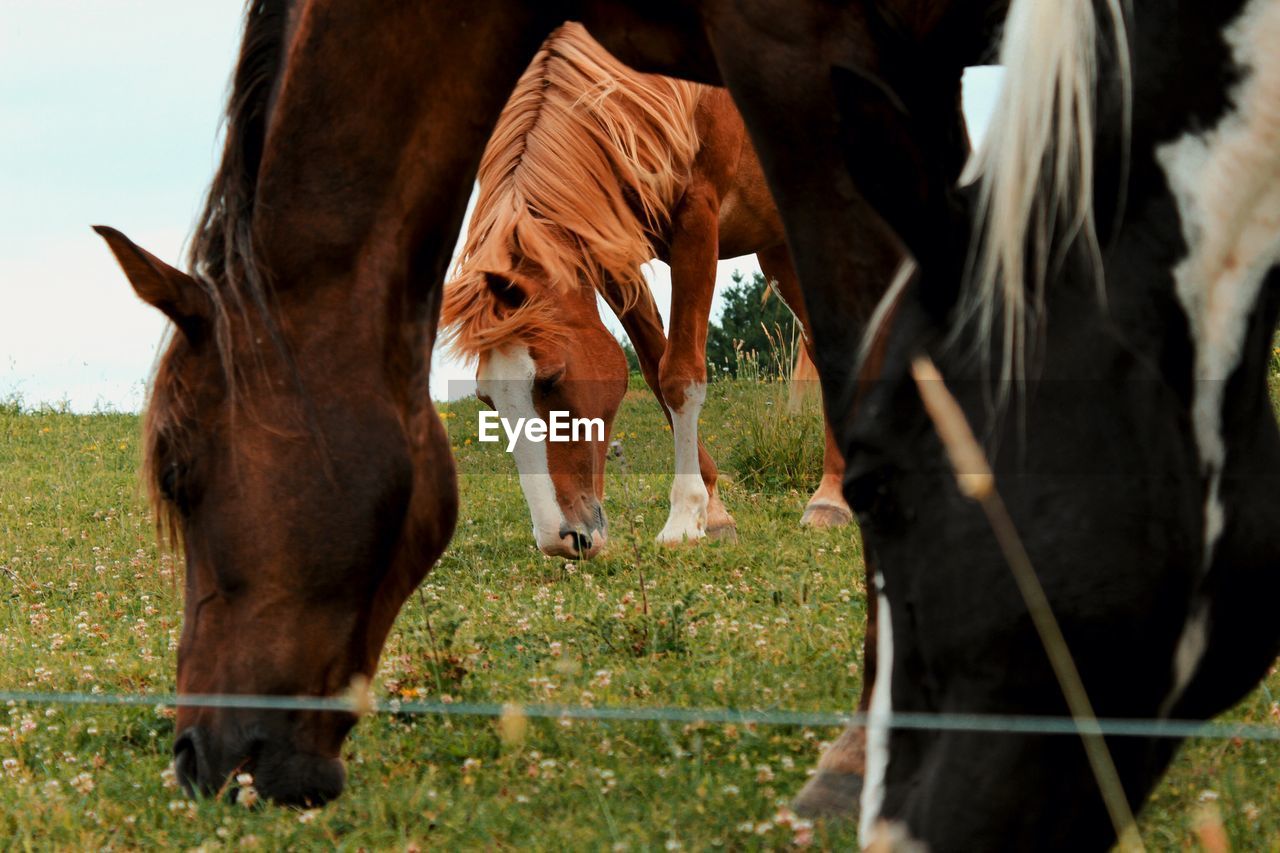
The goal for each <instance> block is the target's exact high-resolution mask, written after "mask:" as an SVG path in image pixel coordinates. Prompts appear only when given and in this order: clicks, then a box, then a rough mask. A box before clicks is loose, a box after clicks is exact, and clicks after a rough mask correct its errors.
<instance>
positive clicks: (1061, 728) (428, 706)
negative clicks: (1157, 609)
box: [0, 690, 1280, 742]
mask: <svg viewBox="0 0 1280 853" xmlns="http://www.w3.org/2000/svg"><path fill="white" fill-rule="evenodd" d="M0 703H5V704H10V705H13V704H18V703H22V704H35V705H96V706H134V707H156V706H159V707H178V706H182V707H188V708H235V709H242V710H262V711H333V712H342V713H355V714H360V715H365V714H392V715H414V716H439V717H503V716H509V715H513V714H514V715H517V716H524V717H529V718H545V719H572V720H588V721H600V722H667V723H705V724H708V725H729V724H736V725H756V726H793V727H794V726H800V727H806V728H824V727H834V726H848V725H859V726H865V725H884V726H886V727H888V728H894V729H912V730H923V731H940V732H941V731H966V732H985V733H992V734H1017V735H1078V734H1079V733H1080V723H1079V722H1078V721H1076V720H1073V719H1072V718H1071V717H1055V716H1039V715H1035V716H1022V715H1007V714H957V713H945V714H944V713H918V712H895V713H891V714H883V715H877V714H872V713H866V712H851V713H840V712H834V711H795V710H786V709H738V708H684V707H663V706H644V707H623V706H587V705H558V704H539V703H533V704H522V703H512V702H507V703H499V702H444V701H439V700H412V701H404V700H400V699H389V700H380V701H369V700H365V699H361V698H358V697H355V698H352V697H321V696H254V695H241V694H184V695H177V694H173V693H134V694H129V693H85V692H53V691H48V692H41V691H23V690H0ZM1097 728H1098V730H1100V731H1101V733H1102V734H1103V735H1106V736H1108V737H1149V738H1196V739H1201V740H1241V741H1259V742H1265V741H1271V742H1275V741H1280V725H1277V724H1271V723H1247V722H1227V721H1208V722H1204V721H1197V720H1157V719H1133V718H1100V719H1099V720H1098V721H1097Z"/></svg>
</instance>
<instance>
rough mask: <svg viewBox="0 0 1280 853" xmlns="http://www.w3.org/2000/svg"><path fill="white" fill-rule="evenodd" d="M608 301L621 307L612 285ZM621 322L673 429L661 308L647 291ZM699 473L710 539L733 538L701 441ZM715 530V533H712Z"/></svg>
mask: <svg viewBox="0 0 1280 853" xmlns="http://www.w3.org/2000/svg"><path fill="white" fill-rule="evenodd" d="M605 290H606V298H607V300H608V301H609V303H610V304H611V305H614V306H617V305H621V304H622V293H621V291H617V290H615V289H614V288H613V287H612V286H611V284H608V283H607V284H606V286H605ZM617 314H618V321H619V322H621V323H622V328H623V329H625V330H626V332H627V337H629V338H630V339H631V345H632V346H633V347H634V348H635V351H636V358H637V359H638V360H639V362H640V372H641V374H643V375H644V381H645V384H647V385H648V386H649V389H650V390H651V391H653V396H654V398H655V399H656V400H657V401H658V407H659V408H661V409H662V414H663V415H665V416H666V418H667V425H668V426H674V424H673V421H672V418H671V410H670V409H669V408H667V403H666V401H665V400H664V399H663V397H662V386H661V384H660V383H659V379H658V369H659V365H660V364H661V363H662V356H663V354H664V353H665V352H666V351H667V336H666V333H665V332H663V330H662V316H661V315H660V314H659V313H658V306H657V305H656V304H655V303H654V301H653V295H652V294H651V293H649V291H648V290H646V291H645V292H644V294H643V295H642V297H641V299H640V301H639V302H637V303H636V304H635V305H634V306H632V307H631V310H629V311H625V312H623V311H617ZM698 469H699V471H700V472H701V474H702V481H703V483H705V484H707V494H708V499H707V527H708V533H709V535H713V536H718V537H725V538H728V537H730V536H733V535H734V528H733V519H732V518H729V517H728V513H727V512H726V511H725V509H724V504H723V503H721V501H720V494H719V490H718V489H716V487H715V483H716V477H717V472H716V463H715V460H713V459H712V458H711V454H710V453H708V452H707V448H706V447H705V446H704V445H703V443H702V440H701V439H699V440H698ZM722 517H723V518H724V519H728V527H720V528H716V524H717V523H718V522H719V523H721V524H723V521H722ZM713 530H715V531H716V532H714V533H713V532H712V531H713Z"/></svg>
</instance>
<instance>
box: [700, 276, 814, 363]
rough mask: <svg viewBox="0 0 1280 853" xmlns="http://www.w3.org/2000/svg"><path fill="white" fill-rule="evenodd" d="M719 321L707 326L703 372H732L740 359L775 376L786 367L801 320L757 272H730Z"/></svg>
mask: <svg viewBox="0 0 1280 853" xmlns="http://www.w3.org/2000/svg"><path fill="white" fill-rule="evenodd" d="M723 300H724V310H723V311H722V312H721V313H720V320H719V322H715V323H712V324H711V326H710V327H709V328H708V329H707V374H708V376H710V377H711V378H715V377H723V376H737V375H738V372H739V370H740V369H741V368H742V366H743V363H744V361H746V362H748V363H749V362H752V361H754V363H755V364H756V366H757V368H758V370H759V371H760V373H762V374H764V375H768V376H777V375H779V374H780V373H785V372H786V371H788V370H789V369H790V366H791V360H792V358H793V356H794V354H795V348H796V347H797V346H798V345H799V341H800V325H799V323H797V322H796V318H795V315H793V314H792V313H791V309H789V308H788V307H787V306H786V303H784V302H783V301H782V298H781V297H780V296H778V294H777V293H775V292H773V289H772V288H770V287H769V283H768V282H767V281H765V278H764V276H763V275H761V274H760V273H759V272H757V273H756V274H755V275H753V276H752V277H751V280H750V281H747V280H746V278H745V277H744V276H743V275H742V273H741V272H734V274H733V284H732V285H730V286H729V287H728V288H727V289H726V290H725V291H724V294H723Z"/></svg>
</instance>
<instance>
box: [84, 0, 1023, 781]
mask: <svg viewBox="0 0 1280 853" xmlns="http://www.w3.org/2000/svg"><path fill="white" fill-rule="evenodd" d="M995 5H997V6H998V5H999V4H998V3H997V4H995ZM992 6H993V4H992V3H989V2H975V0H954V2H951V3H938V2H935V0H928V2H926V0H896V2H888V0H886V2H879V3H867V4H863V3H854V2H835V3H833V2H827V0H821V2H819V0H743V2H739V3H732V4H730V3H710V2H697V0H660V2H656V3H655V2H644V3H640V2H627V1H626V0H562V1H560V0H549V2H540V3H513V2H509V0H465V1H464V0H424V2H418V3H401V4H387V3H384V2H375V0H341V2H338V0H297V2H289V0H251V2H250V4H249V8H248V12H247V24H246V29H245V34H244V39H243V42H242V46H241V51H240V57H239V60H238V64H237V67H236V70H235V73H234V76H233V83H232V91H231V96H230V101H229V106H228V122H227V134H226V144H225V149H224V152H223V156H222V162H221V165H220V166H219V169H218V172H217V174H216V177H215V179H214V181H213V185H212V187H211V189H210V193H209V199H208V203H207V206H206V208H205V211H204V214H203V215H202V217H201V218H200V221H199V223H198V227H197V232H196V236H195V240H194V242H193V245H192V258H191V272H190V273H186V272H182V271H179V270H178V269H175V268H174V267H171V266H169V265H167V264H165V263H164V262H163V261H161V260H160V259H158V258H156V257H155V256H153V255H150V254H149V253H147V252H145V251H144V250H142V249H140V248H139V247H137V246H135V245H134V244H133V243H131V242H130V241H129V240H127V239H126V238H125V237H124V236H123V235H121V234H120V233H119V232H116V231H113V230H111V229H106V228H103V229H100V233H101V234H102V235H103V237H104V238H105V239H106V240H107V242H108V244H109V245H110V247H111V249H112V251H113V252H114V253H115V255H116V257H117V258H118V260H119V261H120V263H121V266H122V267H123V268H124V270H125V272H126V274H127V275H128V277H129V279H130V281H131V282H132V284H133V286H134V289H135V290H136V292H137V293H138V295H139V296H140V297H141V298H143V299H144V300H146V301H147V302H149V303H151V304H152V305H154V306H155V307H156V308H158V309H159V310H161V311H163V312H164V313H165V314H166V315H167V316H168V317H169V318H171V319H172V321H173V323H174V326H175V328H176V332H175V333H174V335H173V338H172V341H171V342H170V344H169V346H168V348H167V349H166V351H165V353H164V355H163V357H162V359H161V362H160V364H159V367H158V369H157V371H156V375H155V379H154V384H153V388H152V392H151V401H150V404H149V408H148V413H147V417H146V424H145V431H146V447H147V471H148V475H149V480H150V483H151V485H152V494H153V497H154V499H155V501H156V504H157V506H158V507H159V508H160V509H161V512H162V515H163V517H167V518H169V519H170V520H171V524H172V528H173V529H174V531H175V532H176V533H177V534H178V535H179V536H180V539H181V543H182V548H183V551H184V553H185V557H186V566H187V573H186V591H185V620H184V626H183V636H182V640H181V643H180V647H179V651H178V690H179V692H180V693H181V694H190V693H231V694H234V693H243V694H261V693H271V694H280V695H289V694H304V695H312V696H328V695H334V694H337V693H339V692H341V691H342V690H343V689H345V688H346V686H347V685H348V684H350V683H351V682H352V681H353V679H357V678H363V679H367V678H369V677H371V676H372V674H373V673H374V670H375V664H376V661H377V658H378V655H379V653H380V651H381V649H382V646H383V643H384V642H385V639H386V636H387V632H388V630H389V629H390V627H391V624H392V622H393V621H394V619H395V616H396V613H397V612H398V610H399V608H400V606H401V605H402V604H403V602H404V601H405V599H406V597H407V596H408V595H409V593H410V592H411V591H412V590H413V589H414V587H415V586H416V585H417V583H418V582H419V581H420V580H421V578H422V577H423V575H424V574H425V573H426V572H427V570H428V569H429V568H430V567H431V565H432V563H433V562H434V560H435V559H436V558H437V556H438V555H439V554H440V552H441V550H442V549H443V548H444V547H445V545H446V543H447V542H448V539H449V536H450V535H451V532H452V529H453V524H454V521H455V517H456V485H455V481H454V472H453V463H452V461H451V459H450V456H449V452H448V445H447V442H446V438H445V433H444V430H443V427H442V425H441V424H440V422H439V419H438V418H437V416H436V414H435V412H434V410H433V408H432V406H431V404H430V401H429V395H428V393H427V380H428V372H429V367H430V364H429V353H430V352H431V346H432V343H433V340H434V336H435V328H436V321H437V318H438V313H439V308H440V301H441V295H442V288H441V285H442V282H443V279H444V275H445V271H446V266H447V264H448V262H449V258H450V254H451V251H452V248H453V245H454V243H455V241H456V238H457V234H458V231H459V228H460V225H461V221H462V217H463V215H464V211H465V208H466V202H467V198H468V196H469V194H470V191H471V187H472V183H473V181H474V179H475V176H476V171H477V168H478V166H479V162H480V157H481V154H482V152H483V151H484V148H485V143H486V141H487V139H488V137H489V134H490V132H491V131H492V129H493V127H494V124H495V123H496V121H497V119H498V116H499V114H500V112H501V110H502V108H503V105H504V104H505V103H506V101H507V98H508V96H509V95H510V93H511V91H512V89H513V88H514V86H515V84H516V82H517V80H518V78H519V77H520V75H521V74H522V73H523V72H524V70H525V69H526V68H527V67H528V65H529V62H530V60H531V59H532V57H533V56H534V54H535V53H536V51H537V49H538V47H539V46H540V45H541V43H542V42H543V40H544V39H545V38H546V36H547V35H548V34H549V33H550V32H551V31H552V30H553V29H554V28H555V27H557V26H559V25H560V24H561V23H563V22H564V21H565V20H568V19H574V20H581V21H583V22H584V23H585V24H586V25H587V27H588V29H589V30H590V31H591V32H592V34H593V35H594V36H595V37H596V38H597V39H598V40H599V41H600V42H601V43H602V44H603V45H604V46H605V47H606V48H607V49H608V50H610V52H612V53H613V54H614V55H616V56H618V57H619V58H620V59H621V60H622V61H624V62H626V63H628V64H630V65H632V66H634V67H636V68H638V69H640V70H643V71H647V72H654V73H665V74H672V75H678V76H684V77H688V78H690V79H693V80H696V81H698V82H702V83H707V84H713V85H714V84H723V85H726V86H727V87H728V89H729V91H730V92H731V93H732V95H733V97H734V100H735V103H736V104H737V105H738V107H739V109H740V110H741V113H742V117H743V119H744V121H745V124H746V126H747V129H748V131H749V132H750V134H751V139H752V142H753V143H754V146H755V149H756V151H757V152H758V154H759V156H760V162H761V165H762V167H763V170H764V174H765V176H766V178H767V179H768V182H769V187H770V189H771V191H772V195H773V197H774V199H775V201H776V202H777V205H778V209H779V211H780V212H781V214H782V219H783V223H784V225H785V226H786V232H787V237H788V240H787V242H788V245H789V247H790V249H791V251H792V255H793V258H794V260H795V264H796V269H797V271H798V273H799V275H800V280H801V282H802V283H803V284H804V288H805V293H804V296H805V299H804V301H805V306H806V309H807V312H808V315H809V317H810V318H811V320H812V326H813V331H814V339H815V341H816V344H817V346H816V356H817V358H816V359H815V361H816V363H817V365H818V368H819V371H820V374H821V376H822V381H823V391H824V396H825V398H826V399H827V401H828V404H829V406H830V411H831V413H832V417H831V421H832V425H833V427H834V429H835V431H836V434H837V436H839V437H840V438H841V441H842V442H844V445H845V448H846V449H848V448H849V447H851V446H852V444H851V442H852V441H853V437H852V433H850V432H849V427H850V424H851V421H850V419H849V417H848V413H850V412H851V411H852V402H853V400H854V398H855V395H856V393H857V383H856V371H855V367H854V357H853V356H854V353H856V352H857V349H858V345H859V342H860V339H861V336H862V332H863V322H862V319H863V318H865V317H866V316H867V315H868V314H869V311H870V303H871V302H873V301H874V300H875V298H876V297H877V296H878V294H879V292H880V291H882V290H883V289H884V287H886V286H887V285H888V283H889V280H890V279H891V277H892V274H893V270H894V269H895V268H896V267H897V265H898V260H899V256H900V249H899V247H898V246H897V245H895V244H894V241H893V240H892V239H891V238H890V237H889V236H888V233H889V232H887V231H886V230H885V229H884V227H883V226H882V225H878V224H877V223H881V222H884V223H887V224H888V225H889V226H890V227H891V228H892V229H893V231H894V232H895V233H896V234H897V235H898V236H899V238H900V239H901V240H902V241H903V243H904V244H905V245H906V247H907V248H908V249H909V250H910V251H911V252H912V254H914V255H915V256H916V258H917V260H918V261H921V262H922V264H927V263H928V262H929V261H931V260H932V259H934V258H935V257H937V256H938V253H939V252H941V253H942V256H943V259H944V260H945V259H948V258H949V257H950V256H951V253H953V252H954V251H955V250H956V246H955V244H954V243H953V242H951V241H944V242H943V244H942V245H935V240H934V238H936V237H937V235H939V234H949V233H952V232H954V231H955V228H954V224H955V221H956V219H957V218H958V216H957V213H956V211H955V209H954V208H953V206H952V205H951V204H950V201H949V199H950V197H951V188H952V187H953V185H954V182H955V178H956V176H957V175H958V172H959V169H960V167H961V165H962V164H963V161H964V158H965V156H966V153H967V146H966V144H965V142H964V130H963V119H962V118H961V114H960V109H959V92H960V76H961V73H962V70H963V67H964V65H965V64H966V63H972V62H974V61H976V60H977V59H979V58H980V57H981V56H982V55H983V54H984V53H985V51H986V50H987V46H988V44H989V41H990V35H989V33H990V25H991V24H992V14H991V8H992ZM877 281H878V282H880V283H881V286H880V287H868V286H867V282H877ZM354 722H355V717H354V716H352V715H348V714H338V713H321V712H300V713H291V712H281V711H264V710H249V709H203V708H194V707H190V706H184V707H180V709H179V714H178V719H177V740H176V742H175V746H174V749H175V755H176V762H177V769H178V773H179V777H180V779H181V780H182V783H183V785H184V786H186V787H187V788H188V789H189V790H202V791H216V790H219V789H220V788H221V787H222V786H223V784H224V782H225V781H226V780H227V779H228V778H229V776H230V775H231V774H232V773H233V772H236V771H238V770H241V769H244V770H250V771H252V772H253V774H254V778H255V784H256V785H257V786H258V788H259V790H260V791H261V792H262V793H263V794H264V795H266V796H268V797H270V798H272V799H275V800H277V801H280V802H285V803H320V802H324V801H325V800H328V799H330V798H332V797H334V796H336V795H337V794H338V793H339V792H340V791H341V789H342V785H343V779H344V776H343V770H342V765H341V762H340V760H339V748H340V745H341V743H342V740H343V738H344V736H345V735H346V733H347V731H348V730H349V729H350V728H351V726H352V725H353V724H354Z"/></svg>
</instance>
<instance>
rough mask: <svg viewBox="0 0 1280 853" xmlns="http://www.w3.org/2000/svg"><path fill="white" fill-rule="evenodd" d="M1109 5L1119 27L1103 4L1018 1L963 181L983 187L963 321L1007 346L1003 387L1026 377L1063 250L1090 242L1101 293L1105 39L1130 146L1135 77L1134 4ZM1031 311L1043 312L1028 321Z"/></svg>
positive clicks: (1113, 1) (1001, 349)
mask: <svg viewBox="0 0 1280 853" xmlns="http://www.w3.org/2000/svg"><path fill="white" fill-rule="evenodd" d="M1100 5H1101V6H1103V7H1104V8H1105V9H1106V12H1107V17H1108V18H1109V21H1107V22H1106V24H1107V26H1106V28H1105V29H1104V28H1103V27H1100V26H1099V21H1098V19H1097V15H1096V13H1095V11H1094V0H1052V2H1046V0H1014V2H1013V4H1012V5H1011V6H1010V9H1009V15H1008V18H1007V21H1006V24H1005V32H1004V44H1003V47H1002V49H1001V55H1000V62H1001V64H1002V65H1003V66H1004V67H1005V69H1006V70H1005V78H1004V87H1003V90H1002V91H1001V94H1000V99H999V101H998V103H997V105H996V109H995V113H994V115H993V116H992V120H991V129H990V130H989V131H988V134H987V137H986V140H985V141H984V143H983V145H982V147H981V149H979V150H978V151H977V152H975V154H974V157H973V159H972V160H971V161H970V162H969V165H968V167H967V168H966V169H965V174H964V175H963V176H962V177H961V183H969V182H972V181H974V180H978V181H980V183H979V185H978V215H977V219H976V224H977V231H976V234H975V241H974V245H975V253H974V256H973V263H972V270H971V273H970V275H969V276H968V277H967V280H966V282H965V291H964V296H963V298H962V302H961V310H960V313H959V321H960V324H961V325H963V324H966V323H970V322H973V323H976V324H977V331H978V335H977V338H978V340H979V341H980V342H987V341H991V340H992V339H997V338H998V346H997V347H996V351H997V352H998V353H999V354H1000V359H1001V365H1000V378H1001V380H1002V384H1003V385H1004V386H1007V385H1008V383H1009V382H1011V381H1015V380H1020V379H1022V377H1023V373H1024V370H1025V366H1026V359H1027V355H1026V351H1027V349H1028V344H1029V343H1033V341H1029V337H1030V336H1032V335H1033V330H1034V327H1035V324H1036V323H1038V322H1039V321H1040V319H1041V318H1040V317H1038V316H1037V315H1038V314H1039V313H1040V309H1041V307H1042V300H1043V294H1044V288H1045V284H1046V280H1047V278H1048V276H1049V272H1050V268H1051V266H1052V264H1053V263H1054V262H1055V260H1056V258H1057V257H1058V256H1059V252H1060V251H1061V248H1062V247H1063V246H1065V245H1067V244H1068V243H1070V242H1071V241H1072V240H1080V241H1082V245H1083V246H1084V247H1085V249H1086V250H1087V251H1088V252H1089V253H1090V254H1091V255H1092V256H1093V258H1094V261H1095V270H1096V275H1097V277H1098V286H1099V292H1102V287H1103V280H1102V265H1101V260H1100V253H1099V249H1098V239H1097V234H1096V231H1095V224H1094V211H1093V180H1094V164H1093V153H1094V152H1093V149H1094V141H1095V140H1094V136H1095V131H1096V128H1095V126H1094V124H1095V115H1096V104H1095V103H1094V100H1095V96H1094V88H1095V85H1096V82H1097V79H1098V51H1099V38H1100V35H1101V34H1102V33H1104V32H1107V31H1109V35H1110V38H1111V40H1112V42H1113V44H1114V48H1115V55H1116V60H1117V63H1118V72H1119V76H1120V80H1121V90H1122V93H1123V97H1124V99H1125V101H1124V104H1123V117H1124V121H1125V123H1126V126H1125V128H1124V129H1123V130H1124V132H1123V139H1124V144H1126V145H1127V144H1128V136H1129V134H1128V126H1127V125H1128V121H1129V115H1130V105H1129V99H1130V97H1131V95H1130V91H1131V83H1132V75H1131V71H1130V67H1129V46H1128V37H1127V34H1126V24H1125V14H1124V13H1125V6H1126V5H1127V3H1126V0H1102V2H1101V3H1100ZM1029 309H1031V310H1034V311H1035V312H1036V313H1035V315H1032V316H1031V317H1028V313H1029ZM997 314H999V315H1001V316H1000V323H999V326H1000V328H998V329H997V328H996V326H997V321H996V316H997ZM983 351H984V352H989V350H987V349H985V348H984V350H983Z"/></svg>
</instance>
